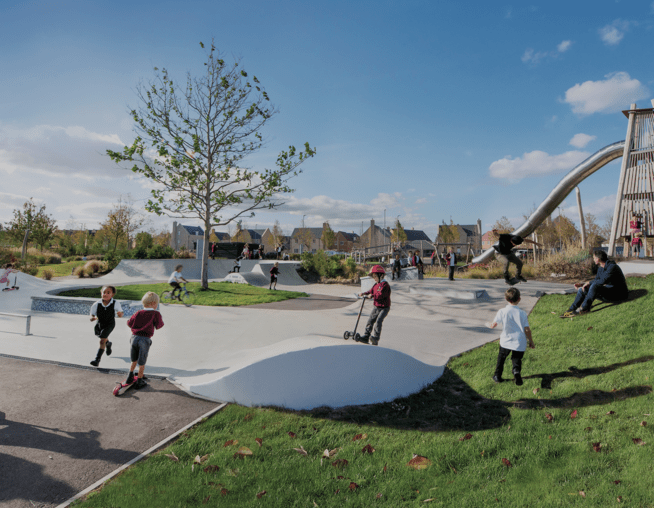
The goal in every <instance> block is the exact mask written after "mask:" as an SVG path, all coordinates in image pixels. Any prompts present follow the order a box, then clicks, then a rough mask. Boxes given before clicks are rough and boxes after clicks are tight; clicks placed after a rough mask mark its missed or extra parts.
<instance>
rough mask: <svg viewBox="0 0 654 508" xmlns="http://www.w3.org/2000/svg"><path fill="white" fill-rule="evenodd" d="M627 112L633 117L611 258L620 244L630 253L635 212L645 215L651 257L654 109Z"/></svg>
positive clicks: (623, 160)
mask: <svg viewBox="0 0 654 508" xmlns="http://www.w3.org/2000/svg"><path fill="white" fill-rule="evenodd" d="M652 105H653V106H654V100H653V101H652ZM623 113H624V114H625V116H626V117H627V118H629V123H628V125H627V137H626V138H625V147H624V154H623V156H622V169H621V170H620V180H619V182H618V193H617V199H616V202H615V210H614V212H613V224H612V226H611V238H610V240H609V255H610V256H614V255H615V247H616V245H617V244H618V243H619V242H620V241H622V242H625V243H624V245H625V250H624V255H627V253H628V252H629V251H630V249H629V247H628V244H627V240H628V239H629V237H630V235H631V231H630V229H629V221H630V219H631V215H632V213H636V214H640V215H641V216H642V222H643V227H642V231H643V236H644V238H643V240H644V245H643V247H644V248H645V254H646V255H651V243H652V240H653V239H654V108H652V109H636V104H632V105H631V109H629V110H628V111H623ZM648 243H649V245H648Z"/></svg>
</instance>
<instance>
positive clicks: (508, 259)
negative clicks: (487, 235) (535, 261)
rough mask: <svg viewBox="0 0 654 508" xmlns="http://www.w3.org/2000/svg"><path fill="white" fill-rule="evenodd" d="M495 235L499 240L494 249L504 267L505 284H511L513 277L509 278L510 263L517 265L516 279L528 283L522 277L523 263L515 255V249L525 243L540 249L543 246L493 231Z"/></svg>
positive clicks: (519, 237)
mask: <svg viewBox="0 0 654 508" xmlns="http://www.w3.org/2000/svg"><path fill="white" fill-rule="evenodd" d="M493 234H494V235H495V237H496V238H497V239H498V242H497V244H496V245H493V248H494V249H495V251H496V253H497V257H499V258H500V262H501V263H502V267H503V269H504V282H506V283H507V284H511V277H509V264H510V263H513V264H514V265H515V268H516V272H515V278H516V279H518V280H519V281H521V282H527V279H525V278H524V277H523V276H522V261H521V260H520V258H518V256H516V255H515V253H514V252H513V248H514V247H516V246H517V245H520V244H522V243H523V242H524V243H530V244H532V245H536V246H538V247H542V245H541V244H539V243H536V242H534V241H533V240H529V239H528V238H522V237H521V236H518V235H509V234H504V233H503V234H500V232H499V231H498V230H497V229H493Z"/></svg>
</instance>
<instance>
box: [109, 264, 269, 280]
mask: <svg viewBox="0 0 654 508" xmlns="http://www.w3.org/2000/svg"><path fill="white" fill-rule="evenodd" d="M257 263H259V260H258V259H244V260H242V261H241V270H242V271H250V270H252V268H253V267H254V266H256V265H257ZM177 265H182V266H183V267H184V269H183V270H182V275H183V276H184V278H185V279H189V280H193V279H195V280H197V279H200V278H201V270H202V260H201V259H123V260H121V261H120V263H118V266H116V268H114V269H113V270H112V271H111V272H109V273H108V274H107V275H105V276H104V277H102V281H103V282H113V281H116V282H124V281H126V280H131V281H136V280H168V277H170V274H171V273H173V272H174V271H175V267H176V266H177ZM233 267H234V260H232V259H210V260H209V263H208V268H209V279H223V278H225V277H227V274H228V273H229V272H230V271H231V270H232V269H233Z"/></svg>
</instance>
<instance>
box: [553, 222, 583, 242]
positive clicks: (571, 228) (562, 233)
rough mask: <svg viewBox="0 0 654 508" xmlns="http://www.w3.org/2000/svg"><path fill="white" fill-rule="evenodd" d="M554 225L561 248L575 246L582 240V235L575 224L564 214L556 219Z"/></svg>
mask: <svg viewBox="0 0 654 508" xmlns="http://www.w3.org/2000/svg"><path fill="white" fill-rule="evenodd" d="M552 223H553V224H554V227H555V229H556V232H557V234H558V237H559V246H560V247H561V248H564V247H566V246H570V245H573V244H575V243H576V242H578V241H580V240H581V235H580V233H579V231H577V228H576V227H575V225H574V222H572V221H571V220H570V219H568V218H567V217H566V216H565V215H564V214H561V215H559V216H558V217H556V218H555V219H554V220H553V221H552Z"/></svg>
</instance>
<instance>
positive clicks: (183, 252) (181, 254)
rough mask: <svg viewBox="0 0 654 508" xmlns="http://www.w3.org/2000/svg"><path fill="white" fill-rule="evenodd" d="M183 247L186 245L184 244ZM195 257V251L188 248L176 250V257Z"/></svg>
mask: <svg viewBox="0 0 654 508" xmlns="http://www.w3.org/2000/svg"><path fill="white" fill-rule="evenodd" d="M182 247H184V246H183V245H182ZM194 257H195V256H194V255H193V253H192V252H191V251H188V250H186V249H184V248H182V249H180V250H178V251H177V252H175V259H192V258H194Z"/></svg>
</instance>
